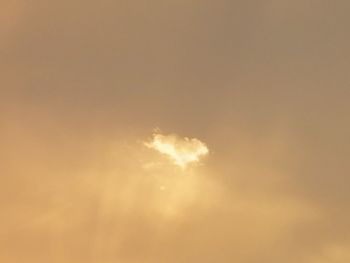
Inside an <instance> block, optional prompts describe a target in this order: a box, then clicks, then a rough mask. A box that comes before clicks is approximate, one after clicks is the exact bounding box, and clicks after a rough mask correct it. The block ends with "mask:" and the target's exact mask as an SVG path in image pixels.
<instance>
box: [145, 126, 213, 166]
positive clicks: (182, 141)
mask: <svg viewBox="0 0 350 263" xmlns="http://www.w3.org/2000/svg"><path fill="white" fill-rule="evenodd" d="M145 145H146V146H147V147H148V148H151V149H154V150H156V151H158V152H159V153H161V154H164V155H166V156H167V157H168V158H169V159H170V160H171V161H172V162H173V163H174V164H175V165H177V166H180V167H181V168H186V167H187V165H188V164H190V163H198V162H199V161H200V158H201V157H203V156H205V155H207V154H208V153H209V149H208V147H207V146H206V145H205V143H203V142H201V141H200V140H198V139H195V138H192V139H190V138H187V137H185V138H180V137H179V136H177V135H162V134H159V133H155V134H153V139H152V140H151V141H150V142H146V143H145Z"/></svg>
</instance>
